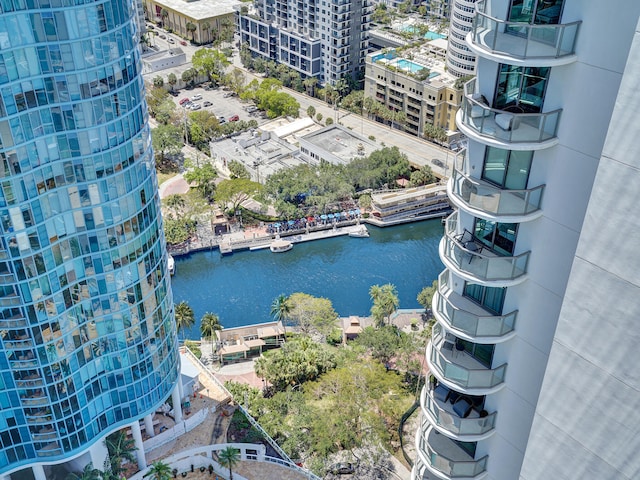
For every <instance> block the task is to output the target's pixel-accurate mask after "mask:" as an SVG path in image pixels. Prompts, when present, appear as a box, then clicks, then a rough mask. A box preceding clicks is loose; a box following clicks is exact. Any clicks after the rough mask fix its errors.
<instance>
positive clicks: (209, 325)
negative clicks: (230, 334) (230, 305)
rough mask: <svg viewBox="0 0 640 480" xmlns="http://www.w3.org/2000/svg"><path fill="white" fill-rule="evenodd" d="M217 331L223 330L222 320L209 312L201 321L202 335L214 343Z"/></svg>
mask: <svg viewBox="0 0 640 480" xmlns="http://www.w3.org/2000/svg"><path fill="white" fill-rule="evenodd" d="M217 330H222V325H221V324H220V318H219V317H218V315H216V314H215V313H211V312H207V313H205V314H204V315H203V316H202V318H201V319H200V335H202V338H205V339H209V341H211V343H213V337H214V336H215V332H216V331H217Z"/></svg>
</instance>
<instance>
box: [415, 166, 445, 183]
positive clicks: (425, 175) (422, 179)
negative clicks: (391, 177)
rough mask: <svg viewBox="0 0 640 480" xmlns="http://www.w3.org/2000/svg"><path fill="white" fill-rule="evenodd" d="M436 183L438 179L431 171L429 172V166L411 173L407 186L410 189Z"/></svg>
mask: <svg viewBox="0 0 640 480" xmlns="http://www.w3.org/2000/svg"><path fill="white" fill-rule="evenodd" d="M437 181H438V179H437V177H436V176H435V175H434V173H433V170H431V167H430V166H429V165H424V166H423V167H421V168H420V170H416V171H415V172H411V176H410V177H409V185H410V186H411V187H419V186H421V185H429V184H431V183H435V182H437Z"/></svg>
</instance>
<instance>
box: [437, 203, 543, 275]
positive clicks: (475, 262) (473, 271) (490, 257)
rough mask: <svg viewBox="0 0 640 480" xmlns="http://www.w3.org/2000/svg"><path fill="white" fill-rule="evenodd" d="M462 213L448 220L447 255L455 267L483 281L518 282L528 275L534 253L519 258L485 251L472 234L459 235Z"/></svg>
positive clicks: (446, 233)
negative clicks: (531, 255) (517, 279)
mask: <svg viewBox="0 0 640 480" xmlns="http://www.w3.org/2000/svg"><path fill="white" fill-rule="evenodd" d="M457 224H458V214H457V213H453V214H452V215H450V216H449V217H448V218H447V221H446V225H445V237H444V256H445V257H446V258H447V259H448V260H449V262H451V263H452V264H453V265H455V267H456V268H457V269H458V270H460V271H462V272H465V273H467V274H469V275H471V276H473V277H475V278H478V279H480V280H483V281H498V280H515V279H516V278H519V277H521V276H523V275H524V274H525V273H527V263H528V262H529V254H530V253H531V252H525V253H521V254H520V255H517V256H500V255H497V254H495V253H494V252H492V251H490V250H487V249H483V248H482V246H483V244H481V243H480V242H474V241H473V239H472V238H471V237H470V234H469V235H467V234H468V232H465V233H463V234H458V233H457Z"/></svg>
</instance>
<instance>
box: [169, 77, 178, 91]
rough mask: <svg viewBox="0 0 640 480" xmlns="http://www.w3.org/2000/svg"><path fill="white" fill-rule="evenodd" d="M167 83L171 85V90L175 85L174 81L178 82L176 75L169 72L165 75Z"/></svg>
mask: <svg viewBox="0 0 640 480" xmlns="http://www.w3.org/2000/svg"><path fill="white" fill-rule="evenodd" d="M167 83H168V84H169V86H170V87H171V91H172V92H173V87H175V86H176V83H178V77H176V74H175V73H173V72H171V73H170V74H169V75H167Z"/></svg>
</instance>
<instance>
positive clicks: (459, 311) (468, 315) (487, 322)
mask: <svg viewBox="0 0 640 480" xmlns="http://www.w3.org/2000/svg"><path fill="white" fill-rule="evenodd" d="M461 307H462V308H461ZM435 309H436V312H437V313H438V314H439V316H440V317H441V318H442V319H443V320H444V321H445V322H446V323H447V324H448V325H449V326H450V327H451V328H453V329H456V330H458V331H460V332H463V333H465V334H467V335H469V336H470V337H501V336H503V335H506V334H507V333H510V332H512V331H513V328H514V325H515V322H516V316H517V313H518V312H517V310H516V311H513V312H511V313H509V314H507V315H488V314H487V311H486V310H484V309H483V308H482V307H480V306H478V305H475V304H474V303H473V302H472V301H471V300H469V299H466V298H464V297H463V296H461V295H458V294H456V293H455V292H453V291H452V290H451V289H450V287H449V272H447V271H446V270H445V271H444V272H442V273H441V274H440V276H439V277H438V292H437V293H436V295H435Z"/></svg>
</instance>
